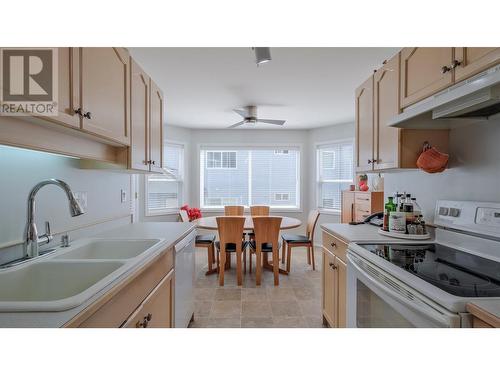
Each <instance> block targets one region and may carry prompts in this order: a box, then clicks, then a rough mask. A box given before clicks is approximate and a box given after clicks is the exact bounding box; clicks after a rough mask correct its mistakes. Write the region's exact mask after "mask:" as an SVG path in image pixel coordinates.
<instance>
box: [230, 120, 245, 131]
mask: <svg viewBox="0 0 500 375" xmlns="http://www.w3.org/2000/svg"><path fill="white" fill-rule="evenodd" d="M244 123H245V120H243V121H240V122H237V123H236V124H233V125H231V126H229V127H228V129H232V128H237V127H238V126H240V125H243V124H244Z"/></svg>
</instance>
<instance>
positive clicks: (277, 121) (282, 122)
mask: <svg viewBox="0 0 500 375" xmlns="http://www.w3.org/2000/svg"><path fill="white" fill-rule="evenodd" d="M257 122H263V123H265V124H273V125H283V124H284V123H285V120H270V119H265V118H258V119H257Z"/></svg>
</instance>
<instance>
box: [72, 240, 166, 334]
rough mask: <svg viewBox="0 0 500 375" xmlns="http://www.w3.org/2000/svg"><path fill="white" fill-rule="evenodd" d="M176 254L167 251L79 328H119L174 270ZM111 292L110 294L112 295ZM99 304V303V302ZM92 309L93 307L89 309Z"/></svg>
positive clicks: (98, 308) (96, 310)
mask: <svg viewBox="0 0 500 375" xmlns="http://www.w3.org/2000/svg"><path fill="white" fill-rule="evenodd" d="M173 266H174V252H173V250H169V251H167V252H166V253H165V254H163V255H161V256H160V257H159V258H158V259H157V260H155V261H154V262H153V263H152V264H151V265H149V266H147V267H146V268H145V269H143V270H142V271H141V272H140V273H139V274H138V275H136V276H133V277H132V278H131V280H130V281H126V283H127V284H126V285H125V286H122V287H121V289H120V290H119V291H118V292H116V294H114V295H113V296H112V297H111V299H109V300H108V301H107V302H105V303H104V304H103V305H102V306H100V307H97V309H95V310H94V312H93V313H92V315H91V316H90V317H88V318H87V319H86V320H84V321H83V322H82V323H81V324H79V325H78V326H79V327H87V328H99V327H101V328H117V327H120V326H121V325H122V323H123V322H124V321H126V320H127V318H128V317H129V316H130V314H131V313H133V312H134V311H135V310H136V309H137V307H138V306H139V305H140V304H141V302H142V301H144V299H145V298H146V297H147V296H148V294H150V293H151V291H152V290H153V289H155V287H156V286H157V285H158V284H159V283H160V281H161V280H162V279H163V278H164V277H165V276H166V275H167V274H168V273H169V272H170V270H172V269H173ZM112 293H113V292H112V291H111V292H110V293H109V294H112ZM97 303H99V301H98V302H97ZM89 309H92V306H91V307H90V308H89Z"/></svg>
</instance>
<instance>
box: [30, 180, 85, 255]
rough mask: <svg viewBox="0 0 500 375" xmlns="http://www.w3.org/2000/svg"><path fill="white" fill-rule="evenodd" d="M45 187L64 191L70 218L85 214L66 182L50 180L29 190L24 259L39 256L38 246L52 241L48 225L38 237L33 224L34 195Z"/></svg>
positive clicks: (47, 224)
mask: <svg viewBox="0 0 500 375" xmlns="http://www.w3.org/2000/svg"><path fill="white" fill-rule="evenodd" d="M45 185H56V186H59V187H60V188H61V189H63V190H64V192H65V193H66V196H67V197H68V201H69V213H70V215H71V216H73V217H74V216H79V215H82V214H84V213H85V211H84V210H83V208H82V207H81V206H80V204H79V203H78V201H77V200H76V199H75V196H74V195H73V192H72V191H71V188H70V187H69V185H68V184H67V183H66V182H64V181H62V180H57V179H54V178H51V179H49V180H44V181H41V182H39V183H38V184H36V185H35V186H34V187H33V189H31V192H30V194H29V196H28V220H27V223H26V233H25V238H24V257H26V258H34V257H37V256H38V255H39V251H38V248H39V246H40V245H43V244H47V243H49V242H50V241H52V235H51V233H50V225H49V223H48V222H46V229H45V230H46V233H45V234H43V235H40V236H39V235H38V230H37V228H36V224H35V196H36V193H38V191H39V190H40V189H41V188H42V187H44V186H45Z"/></svg>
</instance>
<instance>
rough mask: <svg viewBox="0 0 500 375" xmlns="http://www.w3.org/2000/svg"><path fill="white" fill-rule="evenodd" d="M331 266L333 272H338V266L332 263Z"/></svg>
mask: <svg viewBox="0 0 500 375" xmlns="http://www.w3.org/2000/svg"><path fill="white" fill-rule="evenodd" d="M329 266H330V268H331V269H332V270H336V269H337V266H336V265H335V264H333V263H331V262H330V264H329Z"/></svg>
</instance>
